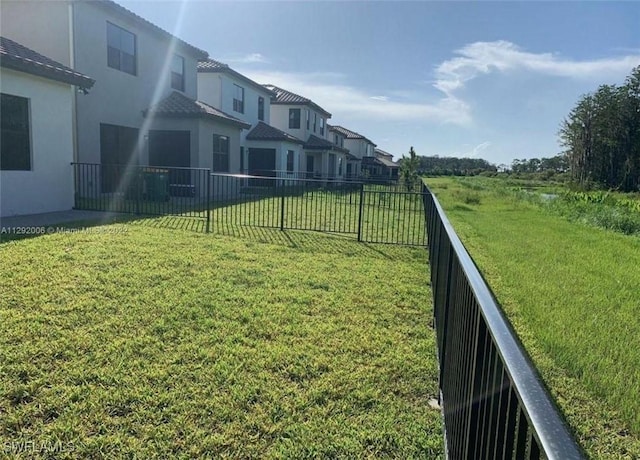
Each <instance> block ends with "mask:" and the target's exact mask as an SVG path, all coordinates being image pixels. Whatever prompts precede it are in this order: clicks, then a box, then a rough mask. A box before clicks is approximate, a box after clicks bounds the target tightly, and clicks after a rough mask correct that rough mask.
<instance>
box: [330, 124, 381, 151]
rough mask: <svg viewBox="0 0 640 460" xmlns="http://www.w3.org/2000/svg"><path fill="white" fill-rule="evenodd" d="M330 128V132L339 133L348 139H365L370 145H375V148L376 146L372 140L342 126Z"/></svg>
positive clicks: (331, 126)
mask: <svg viewBox="0 0 640 460" xmlns="http://www.w3.org/2000/svg"><path fill="white" fill-rule="evenodd" d="M328 128H329V131H337V132H339V133H340V134H342V135H343V136H344V137H346V138H347V139H363V140H365V141H367V142H369V143H370V144H373V145H374V146H375V145H376V144H374V143H373V142H372V141H371V140H369V139H367V138H366V137H364V136H363V135H362V134H360V133H356V132H355V131H351V130H350V129H347V128H344V127H342V126H337V125H330V126H328Z"/></svg>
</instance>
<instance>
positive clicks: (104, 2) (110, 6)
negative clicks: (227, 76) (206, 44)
mask: <svg viewBox="0 0 640 460" xmlns="http://www.w3.org/2000/svg"><path fill="white" fill-rule="evenodd" d="M72 1H73V2H86V1H87V0H72ZM90 3H91V4H92V5H96V6H98V7H101V8H104V9H107V10H110V11H112V12H115V13H118V14H121V15H123V16H124V17H126V18H128V19H130V20H132V21H135V22H137V23H138V24H140V25H141V26H143V27H146V28H147V29H148V30H151V31H152V32H155V33H157V34H160V35H161V36H162V37H164V38H166V39H169V40H175V42H176V43H177V44H179V45H180V46H181V47H184V48H186V49H188V50H189V51H190V52H191V53H193V54H194V55H196V57H197V59H206V58H208V57H209V53H207V52H206V51H203V50H201V49H200V48H196V47H195V46H193V45H190V44H189V43H187V42H185V41H183V40H180V39H179V38H178V37H176V36H174V35H172V34H170V33H169V32H167V31H166V30H164V29H163V28H161V27H158V26H157V25H155V24H154V23H152V22H151V21H148V20H146V19H145V18H143V17H142V16H138V15H137V14H135V13H134V12H133V11H130V10H128V9H126V8H125V7H124V6H122V5H119V4H117V3H116V2H114V1H113V0H101V1H91V2H90Z"/></svg>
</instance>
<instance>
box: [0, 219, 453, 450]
mask: <svg viewBox="0 0 640 460" xmlns="http://www.w3.org/2000/svg"><path fill="white" fill-rule="evenodd" d="M190 221H192V220H189V219H179V218H159V219H146V220H139V221H132V222H128V223H126V224H118V225H108V226H101V227H94V230H92V231H87V230H85V231H83V232H77V233H69V234H66V233H58V234H52V235H46V236H41V237H37V238H30V239H21V240H16V241H9V242H6V241H5V242H3V243H2V244H0V254H1V257H2V261H3V264H2V266H1V267H0V272H1V277H2V284H1V285H0V351H1V354H2V360H1V363H0V441H2V442H0V445H2V448H3V449H4V454H11V455H14V454H20V453H21V454H20V455H21V456H22V457H23V458H33V457H36V458H39V457H41V458H45V457H49V458H51V457H55V458H218V457H220V456H228V457H236V458H237V457H241V458H317V457H325V458H326V457H330V458H354V457H359V458H367V457H368V458H381V457H382V458H385V457H386V458H440V457H442V456H443V441H442V431H441V430H442V428H441V419H440V413H439V411H437V410H433V409H430V407H429V404H428V401H429V400H430V399H431V398H433V397H435V396H436V394H437V364H436V359H435V344H434V334H433V331H432V329H431V328H430V321H431V314H432V313H431V306H430V300H431V298H430V290H429V286H428V268H427V266H426V254H425V251H424V249H417V248H406V247H398V246H380V245H367V244H361V243H357V242H355V241H354V240H353V239H352V238H346V237H339V236H328V235H323V234H317V233H311V232H306V233H300V232H280V231H277V230H276V231H273V230H267V229H248V228H239V229H237V232H238V233H237V234H236V235H235V236H233V237H226V236H216V235H211V234H203V233H197V232H192V231H188V230H182V229H181V228H179V227H182V226H184V225H186V226H187V227H188V225H190V224H184V223H185V222H190ZM29 443H31V444H29ZM53 450H55V452H51V451H53ZM20 455H17V456H18V457H20Z"/></svg>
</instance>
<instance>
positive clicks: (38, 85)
mask: <svg viewBox="0 0 640 460" xmlns="http://www.w3.org/2000/svg"><path fill="white" fill-rule="evenodd" d="M3 9H4V4H3ZM0 79H1V81H2V88H1V90H2V92H3V93H5V94H11V95H14V96H21V97H26V98H28V99H29V112H30V125H29V129H30V135H31V171H2V172H0V215H1V216H3V217H6V216H13V215H19V214H36V213H42V212H53V211H62V210H68V209H71V208H72V207H73V193H74V191H73V170H72V166H71V162H72V161H73V131H72V129H73V128H72V127H73V116H72V101H73V90H72V89H71V87H70V86H69V85H66V84H63V83H56V82H53V81H51V80H47V79H44V78H39V77H35V76H31V75H28V74H25V73H22V72H14V71H12V70H7V69H1V70H0Z"/></svg>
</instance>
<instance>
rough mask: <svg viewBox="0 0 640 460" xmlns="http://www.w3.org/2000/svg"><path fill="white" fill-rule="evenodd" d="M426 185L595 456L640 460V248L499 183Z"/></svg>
mask: <svg viewBox="0 0 640 460" xmlns="http://www.w3.org/2000/svg"><path fill="white" fill-rule="evenodd" d="M426 182H427V184H428V185H429V186H430V187H431V189H432V190H433V192H434V193H435V194H436V196H437V197H438V199H439V200H440V201H441V203H442V205H443V207H444V209H445V211H446V212H447V214H448V216H449V218H450V220H451V222H452V224H453V226H454V228H455V230H456V232H457V233H458V234H459V236H460V237H461V239H462V241H463V242H464V244H465V246H466V247H467V249H468V250H469V252H470V253H471V255H472V257H473V258H474V260H475V261H476V263H477V264H478V265H479V267H480V269H481V270H482V272H483V274H484V275H485V277H486V278H487V280H488V282H489V285H490V286H491V287H492V289H493V290H494V292H495V293H496V296H497V298H498V300H499V301H500V303H501V304H502V306H503V307H504V309H505V311H506V313H507V316H508V317H509V319H510V320H511V322H512V323H513V324H514V327H515V329H516V330H517V332H518V334H519V336H520V338H521V339H522V341H523V342H524V344H525V346H526V348H527V351H528V352H529V353H530V354H531V356H532V358H533V360H534V362H535V363H536V365H537V367H538V368H539V369H540V371H541V373H542V375H543V377H544V380H545V383H546V384H547V385H548V386H549V387H550V388H551V393H552V395H553V396H554V397H555V399H556V400H557V402H558V403H559V405H560V407H561V408H562V411H563V412H564V414H565V415H566V417H567V419H568V421H569V423H570V425H571V427H572V428H573V429H574V430H575V432H576V433H577V438H578V440H579V442H580V443H581V445H582V446H583V447H584V448H585V450H586V451H587V453H588V455H589V456H590V457H592V458H603V459H609V458H630V459H631V458H640V269H639V267H640V238H639V237H638V236H637V235H636V236H633V235H624V234H621V233H618V232H614V231H611V230H604V229H600V228H596V227H594V226H592V225H587V223H583V220H580V219H578V220H573V221H571V220H568V219H567V218H566V217H565V216H562V215H558V213H557V212H555V211H554V210H553V209H547V208H545V207H544V206H539V205H536V204H534V203H532V202H531V200H527V199H523V198H522V194H518V193H511V192H510V191H508V190H507V189H506V188H505V187H506V185H507V184H506V183H505V182H500V181H499V180H495V179H494V180H487V179H481V178H468V179H451V178H435V179H433V178H428V179H426ZM584 222H587V220H584Z"/></svg>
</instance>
